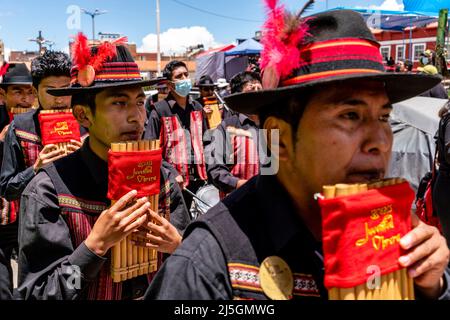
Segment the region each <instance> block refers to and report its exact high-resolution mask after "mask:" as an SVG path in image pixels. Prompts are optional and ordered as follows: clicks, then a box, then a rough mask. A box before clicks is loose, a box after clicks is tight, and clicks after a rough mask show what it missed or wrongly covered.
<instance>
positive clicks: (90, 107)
mask: <svg viewBox="0 0 450 320" xmlns="http://www.w3.org/2000/svg"><path fill="white" fill-rule="evenodd" d="M83 39H85V41H84V40H83ZM81 41H83V42H81ZM77 43H86V45H87V38H85V37H83V36H82V35H79V36H78V38H77V40H76V41H75V44H74V45H75V46H76V47H84V46H82V45H77ZM105 46H106V45H105ZM76 47H75V48H76ZM103 48H105V47H103ZM106 50H110V49H108V47H106ZM99 51H103V50H102V49H99V48H98V47H95V48H92V51H91V50H89V52H88V53H87V55H88V58H86V59H84V60H83V61H86V60H87V61H89V60H91V61H92V59H89V57H92V58H96V57H98V58H99V59H100V61H101V62H102V64H101V67H100V68H98V69H97V71H95V69H94V67H92V69H91V70H92V71H94V72H93V73H90V74H87V75H86V73H83V72H80V71H79V70H86V69H90V67H91V65H90V64H88V65H83V64H81V62H76V63H74V67H73V69H72V75H73V82H72V85H71V86H70V87H68V88H62V89H49V90H48V93H49V94H51V95H54V96H72V107H73V112H74V116H75V117H76V119H77V120H78V122H79V123H80V125H82V126H84V127H86V128H88V129H89V132H90V136H89V138H87V139H86V140H85V142H84V144H83V146H82V148H81V149H79V150H77V151H76V152H74V153H73V154H71V155H69V156H67V157H65V158H62V159H59V160H58V161H55V162H54V163H52V164H50V165H48V166H46V167H44V168H43V169H42V170H41V171H40V172H39V173H38V174H37V175H36V177H34V178H33V180H32V181H31V182H30V184H29V185H28V186H27V188H26V189H25V191H24V193H23V195H22V201H21V214H22V216H21V220H20V239H19V243H20V254H19V265H20V271H19V288H18V291H19V293H20V295H21V297H22V298H24V299H67V300H72V299H92V300H117V299H119V300H120V299H138V298H140V297H142V295H143V293H144V292H145V289H146V288H147V287H148V283H149V279H150V277H147V276H141V277H138V278H135V279H132V280H128V281H125V282H123V283H119V284H113V282H112V279H111V276H110V263H111V261H110V260H111V259H110V254H109V252H110V249H111V248H112V247H113V246H114V245H115V244H118V243H120V241H121V240H122V239H125V238H126V236H128V235H130V234H131V233H132V232H133V231H134V230H136V229H138V228H143V229H140V230H141V231H140V233H138V234H137V236H139V237H140V240H139V244H140V245H145V246H146V247H148V248H153V249H156V250H158V251H160V252H163V253H171V252H173V251H174V250H175V248H176V247H177V246H178V244H179V243H180V241H181V233H182V231H183V230H184V228H186V226H187V224H188V223H189V214H188V212H187V209H186V207H185V204H184V202H183V199H182V196H181V191H180V189H179V188H178V185H177V183H176V182H175V180H174V179H173V178H171V177H170V176H169V174H170V172H167V171H166V170H164V169H161V193H160V198H159V205H160V206H159V210H160V211H161V212H163V213H168V211H169V210H170V222H169V221H167V220H166V219H164V218H162V217H159V216H158V215H157V214H156V213H154V212H152V211H150V210H149V208H150V203H149V202H148V200H147V198H142V199H135V200H137V201H136V202H135V204H134V205H132V206H127V205H128V204H129V203H132V202H131V201H132V200H134V198H135V195H136V193H133V192H131V193H129V194H128V195H125V196H124V197H122V198H121V199H119V200H118V202H117V203H116V204H115V205H113V206H112V207H110V205H111V203H110V201H109V200H108V199H107V191H108V163H107V159H108V151H109V149H110V146H111V143H113V142H124V141H135V140H141V138H142V135H143V132H144V124H145V121H146V111H145V107H144V103H145V94H144V91H143V89H142V87H145V86H150V85H154V84H156V83H157V82H158V81H159V79H156V80H155V79H152V80H147V81H142V79H141V77H140V72H139V69H138V66H137V64H136V63H135V62H134V60H133V58H132V56H131V53H130V52H129V51H128V49H127V48H126V47H125V46H122V45H119V46H117V48H115V47H114V49H113V51H112V52H110V53H109V54H108V55H107V56H106V57H105V56H99V54H98V52H99ZM81 54H83V53H81ZM84 54H86V53H84ZM76 56H80V55H76ZM111 56H113V57H114V58H111ZM99 59H97V60H99ZM124 66H126V68H125V70H127V72H126V73H120V74H117V73H115V70H117V69H124ZM108 208H109V209H108ZM148 214H150V215H151V216H152V217H153V218H154V219H157V221H158V222H157V223H156V224H155V223H152V222H150V221H148V220H147V215H148ZM74 277H75V278H74ZM70 279H72V280H73V279H75V280H77V281H78V282H76V281H75V280H73V281H74V282H68V281H70ZM68 283H70V284H74V285H71V286H69V285H68ZM75 284H77V285H75Z"/></svg>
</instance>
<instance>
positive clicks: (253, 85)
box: [242, 80, 262, 93]
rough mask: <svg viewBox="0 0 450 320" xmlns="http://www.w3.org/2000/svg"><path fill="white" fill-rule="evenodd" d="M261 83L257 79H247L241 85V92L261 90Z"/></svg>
mask: <svg viewBox="0 0 450 320" xmlns="http://www.w3.org/2000/svg"><path fill="white" fill-rule="evenodd" d="M261 90H262V84H261V82H259V81H258V80H253V81H249V82H247V83H246V84H244V85H243V86H242V92H244V93H245V92H252V91H261Z"/></svg>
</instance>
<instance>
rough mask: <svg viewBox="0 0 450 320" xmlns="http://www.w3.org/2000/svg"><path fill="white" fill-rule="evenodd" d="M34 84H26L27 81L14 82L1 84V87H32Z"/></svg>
mask: <svg viewBox="0 0 450 320" xmlns="http://www.w3.org/2000/svg"><path fill="white" fill-rule="evenodd" d="M31 85H33V82H25V81H13V82H0V86H1V87H6V86H31Z"/></svg>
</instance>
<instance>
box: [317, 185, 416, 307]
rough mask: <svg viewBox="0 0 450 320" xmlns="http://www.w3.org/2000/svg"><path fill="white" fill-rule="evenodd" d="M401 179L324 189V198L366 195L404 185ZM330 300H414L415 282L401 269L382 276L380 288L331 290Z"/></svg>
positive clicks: (325, 187) (326, 187) (361, 286)
mask: <svg viewBox="0 0 450 320" xmlns="http://www.w3.org/2000/svg"><path fill="white" fill-rule="evenodd" d="M404 182H405V180H404V179H401V178H394V179H384V180H380V181H375V182H373V183H370V184H337V185H334V186H324V187H323V197H324V198H325V199H333V198H335V197H340V196H350V195H355V194H358V193H364V192H366V191H368V190H371V189H378V188H383V187H386V186H393V185H397V184H401V183H404ZM328 294H329V299H330V300H414V299H415V296H414V281H413V279H412V278H410V277H409V276H408V274H407V269H405V268H404V269H401V270H398V271H395V272H392V273H389V274H384V275H381V276H380V286H379V287H376V288H369V286H368V285H367V283H366V284H362V285H358V286H356V287H353V288H331V289H329V290H328Z"/></svg>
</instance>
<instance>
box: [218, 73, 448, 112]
mask: <svg viewBox="0 0 450 320" xmlns="http://www.w3.org/2000/svg"><path fill="white" fill-rule="evenodd" d="M358 79H360V80H366V79H367V80H373V81H382V82H384V83H385V86H386V92H387V95H388V97H389V99H390V102H391V103H392V104H394V103H397V102H400V101H403V100H407V99H410V98H413V97H415V96H418V95H420V94H421V93H423V92H425V91H427V90H429V89H431V88H433V87H434V86H436V85H437V84H439V83H440V82H441V79H440V78H439V77H437V76H431V75H426V74H404V73H381V74H356V75H345V76H341V77H333V78H329V79H326V80H324V79H320V80H316V81H311V82H308V83H304V84H299V85H294V86H289V87H284V88H277V89H272V90H262V91H254V92H248V93H238V94H234V95H230V96H227V97H225V102H226V104H227V106H228V107H229V108H231V109H232V110H234V111H237V112H240V113H245V114H258V112H259V111H260V110H261V109H263V108H264V107H266V106H269V105H271V104H273V103H275V102H276V101H279V100H281V99H285V98H289V97H290V96H292V95H294V94H298V93H299V92H302V91H303V90H311V89H313V88H316V87H320V86H322V85H325V84H332V83H333V82H336V83H339V82H346V81H349V80H358Z"/></svg>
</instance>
